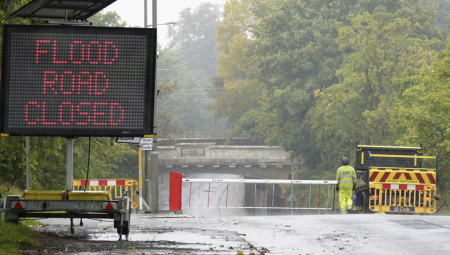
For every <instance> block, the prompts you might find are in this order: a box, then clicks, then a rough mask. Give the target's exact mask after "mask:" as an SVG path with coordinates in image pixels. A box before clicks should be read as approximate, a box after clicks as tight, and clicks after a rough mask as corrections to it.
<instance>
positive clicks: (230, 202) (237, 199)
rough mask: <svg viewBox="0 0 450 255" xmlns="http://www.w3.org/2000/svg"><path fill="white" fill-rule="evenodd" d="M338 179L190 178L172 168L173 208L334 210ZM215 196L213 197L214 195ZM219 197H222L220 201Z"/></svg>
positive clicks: (171, 203) (171, 205)
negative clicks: (183, 176)
mask: <svg viewBox="0 0 450 255" xmlns="http://www.w3.org/2000/svg"><path fill="white" fill-rule="evenodd" d="M336 184H337V181H327V180H323V181H319V180H264V179H189V178H183V179H182V178H181V174H179V173H173V172H171V184H170V186H171V187H170V201H169V208H170V210H181V208H182V207H183V208H190V207H199V208H260V209H292V210H316V211H317V210H318V211H319V212H320V211H321V210H324V211H325V210H328V211H331V212H334V207H335V196H336V193H335V185H336ZM212 197H214V198H213V199H211V198H212ZM217 200H219V201H217Z"/></svg>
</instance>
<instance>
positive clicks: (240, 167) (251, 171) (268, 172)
mask: <svg viewBox="0 0 450 255" xmlns="http://www.w3.org/2000/svg"><path fill="white" fill-rule="evenodd" d="M158 154H159V165H160V167H159V169H160V171H162V172H167V171H174V172H181V173H184V174H189V173H226V174H239V175H244V176H253V177H258V178H267V179H287V178H288V175H289V174H290V173H291V171H292V165H293V162H292V161H291V160H290V159H289V153H288V152H286V151H285V150H284V149H283V148H282V147H281V146H224V145H215V144H205V143H201V144H192V143H190V144H178V145H177V146H158Z"/></svg>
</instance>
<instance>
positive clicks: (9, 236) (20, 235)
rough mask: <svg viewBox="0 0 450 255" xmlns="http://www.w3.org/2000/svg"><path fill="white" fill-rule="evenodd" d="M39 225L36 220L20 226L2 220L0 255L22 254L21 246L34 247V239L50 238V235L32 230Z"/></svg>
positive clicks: (23, 221) (21, 222)
mask: <svg viewBox="0 0 450 255" xmlns="http://www.w3.org/2000/svg"><path fill="white" fill-rule="evenodd" d="M39 224H40V223H39V222H37V221H35V220H26V219H25V220H21V221H20V223H19V224H14V223H9V222H6V221H2V220H0V255H15V254H20V249H19V247H20V245H34V244H35V242H34V240H33V239H34V238H41V237H48V236H49V234H48V233H45V232H40V231H36V230H33V229H31V228H30V226H37V225H39Z"/></svg>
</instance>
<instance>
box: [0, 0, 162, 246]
mask: <svg viewBox="0 0 450 255" xmlns="http://www.w3.org/2000/svg"><path fill="white" fill-rule="evenodd" d="M33 3H35V1H33V2H31V3H30V4H33ZM58 3H59V4H61V3H62V1H58ZM155 66H156V29H144V28H107V27H78V26H19V25H4V26H3V58H2V77H1V79H2V80H1V82H2V83H1V91H0V94H1V95H0V133H1V135H2V136H9V135H12V136H21V135H23V136H64V137H67V138H68V139H67V149H66V153H67V160H66V162H67V169H66V190H65V191H62V192H54V191H27V192H28V193H27V194H26V195H24V199H22V198H21V197H20V196H8V197H6V200H5V207H4V208H5V209H4V210H3V211H5V218H6V219H7V220H8V221H17V220H18V219H19V218H22V217H45V218H70V221H71V228H70V230H71V232H72V233H74V224H73V219H74V218H80V219H83V218H112V219H114V227H115V228H117V232H118V234H119V235H120V239H121V238H122V235H128V233H129V230H130V219H131V218H130V214H131V207H130V198H129V197H126V196H125V194H124V196H123V197H121V198H118V199H115V200H111V195H110V193H109V192H108V191H89V192H84V191H72V189H73V188H72V180H73V137H79V136H84V137H91V136H107V137H136V138H137V137H145V136H150V135H152V134H153V124H154V123H153V120H154V118H153V117H154V116H153V114H154V103H155V96H154V95H155V93H154V92H155ZM126 140H127V141H128V142H133V141H135V139H134V138H132V139H126ZM49 197H51V198H49ZM61 211H63V212H61ZM80 225H82V222H81V223H80Z"/></svg>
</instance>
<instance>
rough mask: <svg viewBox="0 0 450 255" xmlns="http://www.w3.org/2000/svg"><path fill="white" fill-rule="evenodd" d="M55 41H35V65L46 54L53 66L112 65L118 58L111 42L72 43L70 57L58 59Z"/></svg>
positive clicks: (59, 50)
mask: <svg viewBox="0 0 450 255" xmlns="http://www.w3.org/2000/svg"><path fill="white" fill-rule="evenodd" d="M61 51H62V50H61V48H60V47H59V46H58V42H57V41H56V40H53V41H52V40H37V41H36V63H37V64H38V63H39V62H41V58H42V57H44V56H46V54H48V57H51V60H52V63H53V64H67V63H72V64H82V63H87V64H90V65H98V64H104V65H112V64H113V62H114V61H116V59H117V58H118V57H119V49H118V48H117V47H116V45H115V44H114V43H113V42H109V41H106V42H102V43H100V42H99V41H90V42H89V43H85V42H82V41H73V43H72V44H70V56H69V58H68V59H60V58H59V55H58V53H59V52H61Z"/></svg>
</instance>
